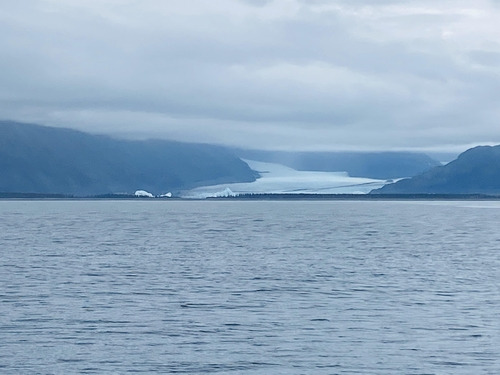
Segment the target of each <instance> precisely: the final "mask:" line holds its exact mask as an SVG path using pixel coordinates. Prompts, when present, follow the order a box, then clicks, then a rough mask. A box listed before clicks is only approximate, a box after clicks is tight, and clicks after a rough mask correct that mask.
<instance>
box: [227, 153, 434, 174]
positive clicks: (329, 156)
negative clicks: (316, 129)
mask: <svg viewBox="0 0 500 375" xmlns="http://www.w3.org/2000/svg"><path fill="white" fill-rule="evenodd" d="M235 153H236V154H237V155H239V156H240V157H242V158H246V159H252V160H257V161H264V162H271V163H279V164H283V165H286V166H288V167H290V168H293V169H296V170H299V171H317V172H347V173H348V174H349V176H351V177H366V178H374V179H393V178H401V177H412V176H415V175H417V174H419V173H422V172H424V171H426V170H429V169H431V168H433V167H435V166H438V165H441V164H440V163H439V162H438V161H436V160H434V159H432V158H430V157H429V156H427V155H425V154H421V153H411V152H281V151H280V152H274V151H255V150H236V151H235Z"/></svg>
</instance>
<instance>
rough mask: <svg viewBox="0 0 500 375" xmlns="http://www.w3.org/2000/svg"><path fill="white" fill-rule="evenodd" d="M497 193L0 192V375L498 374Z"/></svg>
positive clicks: (499, 214) (499, 235) (499, 241)
mask: <svg viewBox="0 0 500 375" xmlns="http://www.w3.org/2000/svg"><path fill="white" fill-rule="evenodd" d="M499 222H500V203H499V202H383V201H359V202H355V201H347V202H339V201H307V202H300V201H294V202H281V201H280V202H272V201H271V202H254V201H252V202H241V201H0V255H1V258H0V373H2V374H72V373H81V374H116V373H120V374H121V373H127V372H130V373H186V374H206V373H213V374H304V373H314V374H381V375H382V374H498V373H500V362H499V359H500V323H499V319H498V312H499V311H500V284H499V281H498V280H500V256H499V251H500V232H499V231H498V223H499Z"/></svg>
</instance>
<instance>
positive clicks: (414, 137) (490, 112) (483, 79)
mask: <svg viewBox="0 0 500 375" xmlns="http://www.w3.org/2000/svg"><path fill="white" fill-rule="evenodd" d="M498 19H500V6H499V3H498V2H495V1H485V0H464V1H460V2H457V1H451V0H444V1H440V2H435V1H430V0H422V1H418V2H414V1H369V0H365V1H355V2H346V1H340V0H337V1H336V0H332V1H322V0H314V1H305V0H274V1H265V0H262V1H250V0H247V1H242V0H239V1H235V0H214V1H205V0H188V1H186V0H169V1H162V0H142V1H134V0H126V1H123V0H120V1H118V0H99V1H97V0H64V1H63V0H26V1H23V2H14V1H11V2H6V3H5V4H3V5H2V8H1V9H0V48H1V49H2V59H1V60H0V118H3V119H13V120H21V121H32V122H37V123H45V124H49V125H57V126H65V127H68V126H69V127H73V128H76V129H79V130H84V131H90V132H94V133H106V134H112V135H120V136H125V137H131V138H150V137H162V138H169V139H175V140H181V141H196V142H200V141H203V142H212V143H221V144H226V145H231V146H238V147H248V148H262V149H281V150H325V151H327V150H352V149H357V150H389V149H390V150H393V149H413V150H464V149H465V148H467V147H468V146H469V145H474V144H480V143H481V144H493V143H500V134H499V133H498V130H497V129H498V119H499V111H500V109H499V107H498V105H497V101H496V95H497V93H498V90H499V88H500V74H499V73H500V43H499V42H498V40H500V28H498Z"/></svg>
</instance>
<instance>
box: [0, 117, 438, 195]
mask: <svg viewBox="0 0 500 375" xmlns="http://www.w3.org/2000/svg"><path fill="white" fill-rule="evenodd" d="M247 159H251V160H258V161H262V162H265V163H267V164H262V163H260V164H259V163H258V162H254V163H250V162H249V160H247ZM249 164H250V166H249ZM438 164H439V163H438V162H437V161H435V160H433V159H431V158H430V157H428V156H427V155H425V154H419V153H409V152H385V153H384V152H376V153H374V152H372V153H370V152H280V151H258V150H244V149H232V148H228V147H222V146H217V145H208V144H193V143H181V142H174V141H168V140H158V139H156V140H154V139H151V140H142V141H138V140H136V141H133V140H123V139H114V138H111V137H109V136H103V135H92V134H88V133H83V132H80V131H76V130H71V129H65V128H54V127H47V126H40V125H35V124H24V123H17V122H11V121H1V122H0V192H3V193H15V194H17V195H12V194H11V195H9V196H16V197H23V196H24V195H22V194H27V193H30V194H32V195H31V196H33V197H36V194H46V195H47V194H63V195H71V196H75V197H79V196H80V197H81V196H97V195H104V196H109V194H124V195H125V194H128V195H130V194H134V192H135V191H136V190H138V189H141V190H145V191H147V192H150V193H152V194H153V195H161V194H164V193H167V192H174V194H177V193H179V192H182V191H187V190H190V189H193V188H199V189H201V190H203V189H204V188H203V187H205V186H220V190H225V189H226V186H232V185H231V184H236V183H237V184H244V183H245V184H246V186H250V185H251V186H252V187H251V188H250V191H252V189H254V186H255V185H254V184H253V183H254V182H255V181H256V180H257V179H261V178H266V177H268V176H269V174H268V172H269V171H268V170H266V169H269V168H276V166H278V169H279V170H280V172H282V171H283V170H285V169H284V168H283V166H286V167H287V168H288V169H287V170H286V171H287V173H289V172H293V174H291V175H290V174H289V175H288V176H287V178H286V179H284V177H283V174H279V176H278V179H279V181H278V185H279V188H280V189H279V190H278V191H291V192H300V191H303V190H304V189H305V191H308V192H313V193H321V192H323V193H324V192H325V186H326V188H328V187H332V189H327V191H332V192H337V191H338V190H337V188H343V187H344V186H347V192H348V193H349V192H354V191H356V189H357V188H356V185H355V184H358V185H363V184H365V183H366V182H365V181H364V180H362V181H361V180H355V179H350V177H355V178H357V177H359V178H364V179H378V180H379V181H377V183H378V186H380V185H381V184H383V183H384V181H385V180H386V179H392V178H401V177H411V176H414V175H416V174H418V173H421V172H424V171H426V170H428V169H429V168H432V167H433V166H435V165H438ZM252 165H258V166H259V167H254V169H252V168H251V166H252ZM262 165H264V167H260V166H262ZM299 172H305V174H304V173H299ZM330 172H333V173H334V175H333V177H334V178H333V180H327V181H326V182H325V183H323V185H318V181H319V180H321V179H324V178H325V176H326V177H331V176H332V175H331V174H330V175H328V173H330ZM335 173H337V174H338V173H344V174H345V175H344V176H343V177H342V176H341V178H338V176H337V175H335ZM304 176H307V178H305V177H304ZM336 176H337V177H336ZM297 180H299V181H302V182H303V184H305V185H303V186H302V189H303V190H300V189H296V188H295V185H293V184H294V182H295V181H297ZM306 180H307V181H309V182H305V181H306ZM265 181H266V183H267V181H268V180H265ZM260 182H262V181H260ZM325 184H326V185H325ZM332 184H333V186H332ZM261 185H262V184H261ZM265 186H268V185H265ZM349 186H351V187H349ZM367 186H368V185H367ZM266 189H271V187H267V188H266V187H264V191H261V192H262V193H273V192H275V191H274V190H272V189H271V190H266ZM366 189H368V187H365V190H366ZM342 191H344V190H342ZM19 194H21V195H19Z"/></svg>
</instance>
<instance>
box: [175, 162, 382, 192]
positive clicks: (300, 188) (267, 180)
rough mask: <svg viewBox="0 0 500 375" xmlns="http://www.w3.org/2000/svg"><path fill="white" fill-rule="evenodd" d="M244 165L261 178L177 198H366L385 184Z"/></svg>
mask: <svg viewBox="0 0 500 375" xmlns="http://www.w3.org/2000/svg"><path fill="white" fill-rule="evenodd" d="M244 161H245V162H246V163H247V164H248V165H249V166H250V168H252V169H253V170H254V171H257V172H259V174H260V176H261V177H260V178H258V179H257V180H256V181H254V182H249V183H234V184H223V185H211V186H202V187H197V188H195V189H191V190H188V191H185V192H183V193H182V194H181V197H183V198H194V199H203V198H208V197H221V196H235V195H240V194H367V193H369V192H370V191H371V190H372V189H377V188H379V187H382V186H384V185H385V184H386V183H387V181H385V180H376V179H370V178H361V177H350V176H349V175H348V174H347V173H346V172H313V171H298V170H295V169H292V168H289V167H286V166H284V165H281V164H275V163H266V162H259V161H254V160H244ZM229 192H230V193H229Z"/></svg>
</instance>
